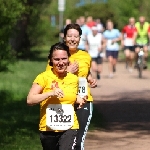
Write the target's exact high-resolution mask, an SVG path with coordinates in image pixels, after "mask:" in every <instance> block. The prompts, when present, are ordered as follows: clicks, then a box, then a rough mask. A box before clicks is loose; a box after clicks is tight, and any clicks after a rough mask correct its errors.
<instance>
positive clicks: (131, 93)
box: [85, 62, 150, 150]
mask: <svg viewBox="0 0 150 150" xmlns="http://www.w3.org/2000/svg"><path fill="white" fill-rule="evenodd" d="M116 69H117V71H116V73H115V76H114V78H113V79H110V78H108V64H107V62H105V63H104V64H103V73H102V75H101V79H100V80H99V81H98V87H97V88H95V89H91V91H92V94H93V97H94V107H95V108H96V109H97V110H98V111H99V113H100V114H101V115H102V116H103V118H104V120H105V127H103V128H102V127H100V129H99V130H95V131H89V132H88V134H87V137H86V141H85V150H150V71H148V70H144V72H143V78H142V79H139V78H138V72H137V70H135V69H134V70H133V72H132V73H130V72H129V71H128V70H127V69H126V68H125V64H124V63H118V64H117V68H116ZM104 120H102V121H104Z"/></svg>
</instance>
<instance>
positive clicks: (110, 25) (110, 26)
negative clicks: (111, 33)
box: [107, 22, 113, 30]
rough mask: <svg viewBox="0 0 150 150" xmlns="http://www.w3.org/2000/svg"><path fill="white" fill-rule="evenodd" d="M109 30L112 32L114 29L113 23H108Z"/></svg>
mask: <svg viewBox="0 0 150 150" xmlns="http://www.w3.org/2000/svg"><path fill="white" fill-rule="evenodd" d="M107 29H108V30H112V29H113V23H112V22H108V23H107Z"/></svg>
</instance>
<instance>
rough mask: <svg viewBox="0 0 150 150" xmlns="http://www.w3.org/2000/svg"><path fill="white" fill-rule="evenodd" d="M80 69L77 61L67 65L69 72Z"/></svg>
mask: <svg viewBox="0 0 150 150" xmlns="http://www.w3.org/2000/svg"><path fill="white" fill-rule="evenodd" d="M78 70H79V64H78V62H77V61H74V62H73V63H70V64H69V66H68V67H67V72H71V73H76V72H77V71H78Z"/></svg>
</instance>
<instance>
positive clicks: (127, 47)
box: [124, 46, 135, 52]
mask: <svg viewBox="0 0 150 150" xmlns="http://www.w3.org/2000/svg"><path fill="white" fill-rule="evenodd" d="M127 49H129V50H130V51H131V52H135V46H124V50H127Z"/></svg>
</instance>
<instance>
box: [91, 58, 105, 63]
mask: <svg viewBox="0 0 150 150" xmlns="http://www.w3.org/2000/svg"><path fill="white" fill-rule="evenodd" d="M92 61H95V62H96V63H97V64H102V63H103V58H102V57H100V56H99V57H97V58H92Z"/></svg>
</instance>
